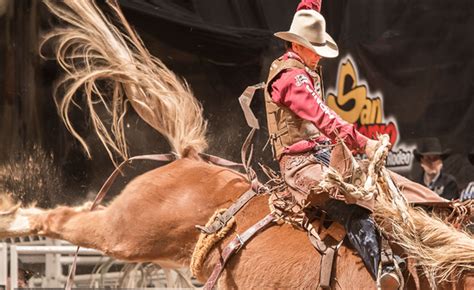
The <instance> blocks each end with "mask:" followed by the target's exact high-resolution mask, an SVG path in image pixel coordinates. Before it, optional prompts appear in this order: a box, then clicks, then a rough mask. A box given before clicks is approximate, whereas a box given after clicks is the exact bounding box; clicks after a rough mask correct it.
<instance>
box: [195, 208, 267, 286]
mask: <svg viewBox="0 0 474 290" xmlns="http://www.w3.org/2000/svg"><path fill="white" fill-rule="evenodd" d="M274 220H275V216H274V215H273V214H272V213H270V214H268V215H266V216H265V217H264V218H263V219H261V220H260V221H259V222H258V223H256V224H254V225H253V226H252V227H250V228H248V229H247V230H246V231H245V232H244V233H243V234H242V235H237V236H236V237H235V238H234V239H233V240H232V241H230V243H229V244H227V246H226V247H225V249H224V250H223V251H222V255H221V258H220V259H219V260H218V261H217V264H216V266H215V267H214V270H213V271H212V274H211V276H209V279H208V280H207V282H206V284H205V285H204V288H203V289H204V290H212V289H214V287H215V285H216V283H217V280H218V279H219V276H220V275H221V273H222V271H223V270H224V266H225V265H226V263H227V261H228V260H229V258H230V257H231V256H232V255H233V254H234V253H235V252H237V251H238V250H239V249H241V248H242V246H244V245H245V244H246V243H247V242H248V240H250V238H252V237H253V236H254V235H255V234H256V233H258V232H259V231H261V230H262V229H264V228H265V227H266V226H268V225H269V224H270V223H271V222H273V221H274Z"/></svg>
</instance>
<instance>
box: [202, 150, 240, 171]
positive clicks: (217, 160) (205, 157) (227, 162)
mask: <svg viewBox="0 0 474 290" xmlns="http://www.w3.org/2000/svg"><path fill="white" fill-rule="evenodd" d="M199 157H201V158H202V159H203V160H204V161H207V162H211V163H213V164H215V165H219V166H223V167H228V168H232V169H235V170H238V169H241V168H244V165H243V164H241V163H237V162H234V161H230V160H227V159H224V158H221V157H218V156H214V155H210V154H206V153H199Z"/></svg>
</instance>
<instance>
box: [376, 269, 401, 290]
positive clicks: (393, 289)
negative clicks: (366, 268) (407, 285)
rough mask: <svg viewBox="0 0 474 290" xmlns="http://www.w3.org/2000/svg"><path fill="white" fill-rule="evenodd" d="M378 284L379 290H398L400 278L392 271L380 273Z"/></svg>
mask: <svg viewBox="0 0 474 290" xmlns="http://www.w3.org/2000/svg"><path fill="white" fill-rule="evenodd" d="M379 284H380V287H379V289H380V290H398V289H400V287H401V283H400V277H398V274H397V273H396V272H395V271H394V270H392V271H386V272H384V273H382V275H380V281H379Z"/></svg>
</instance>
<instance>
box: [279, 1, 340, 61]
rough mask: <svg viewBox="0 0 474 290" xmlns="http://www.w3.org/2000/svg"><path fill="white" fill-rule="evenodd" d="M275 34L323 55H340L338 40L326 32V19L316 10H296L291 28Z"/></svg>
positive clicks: (328, 56) (331, 56)
mask: <svg viewBox="0 0 474 290" xmlns="http://www.w3.org/2000/svg"><path fill="white" fill-rule="evenodd" d="M275 36H276V37H278V38H281V39H283V40H286V41H289V42H294V43H298V44H301V45H302V46H304V47H306V48H309V49H311V50H312V51H314V52H315V53H317V54H319V55H320V56H322V57H327V58H333V57H336V56H338V55H339V49H338V48H337V44H336V42H335V41H334V39H332V37H331V36H330V35H329V34H328V33H327V32H326V20H324V17H323V16H322V15H321V14H320V13H318V12H317V11H314V10H309V9H303V10H300V11H298V12H296V13H295V16H294V17H293V22H292V23H291V27H290V30H289V31H281V32H277V33H275Z"/></svg>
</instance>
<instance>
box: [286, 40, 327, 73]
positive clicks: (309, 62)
mask: <svg viewBox="0 0 474 290" xmlns="http://www.w3.org/2000/svg"><path fill="white" fill-rule="evenodd" d="M292 48H293V51H294V52H296V53H297V54H298V55H299V56H300V57H301V59H302V60H303V62H304V63H305V65H306V66H308V67H309V68H311V69H315V68H316V67H317V66H318V63H319V60H320V59H321V56H320V55H318V54H317V53H315V52H314V51H312V50H311V49H309V48H306V47H304V46H302V45H299V44H296V43H293V45H292Z"/></svg>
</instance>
